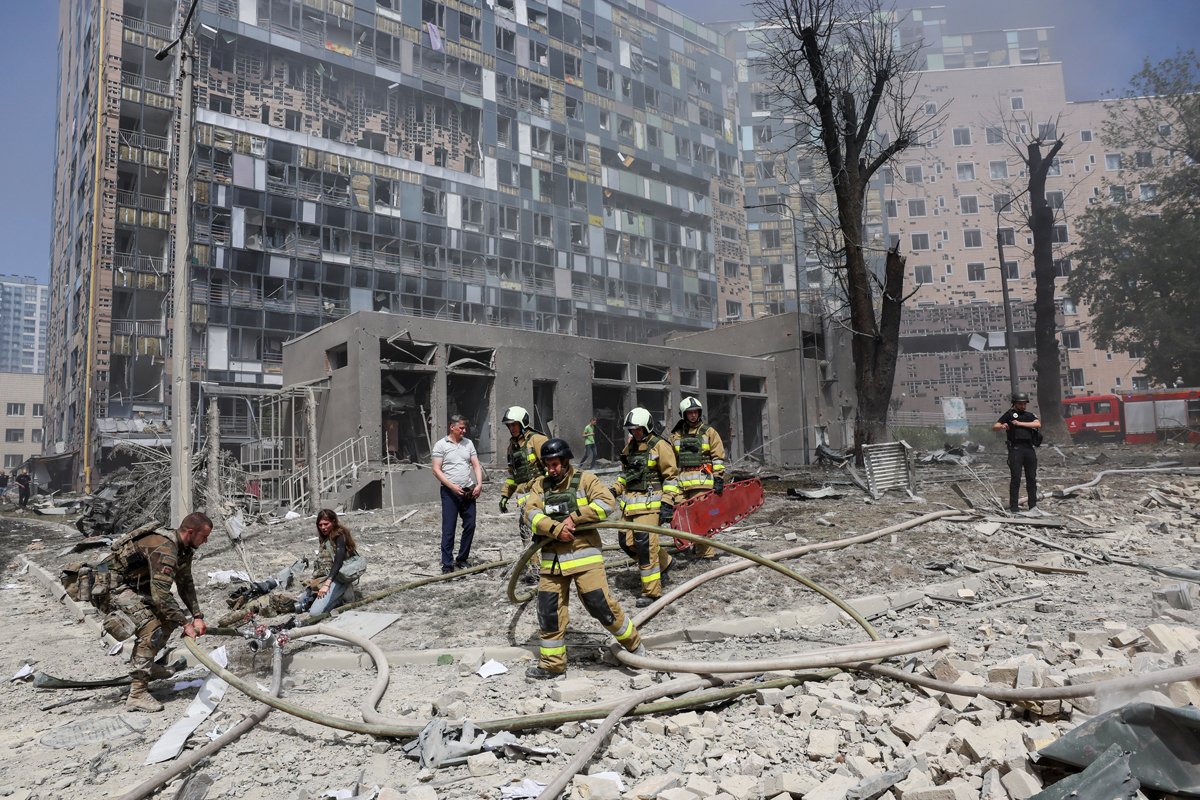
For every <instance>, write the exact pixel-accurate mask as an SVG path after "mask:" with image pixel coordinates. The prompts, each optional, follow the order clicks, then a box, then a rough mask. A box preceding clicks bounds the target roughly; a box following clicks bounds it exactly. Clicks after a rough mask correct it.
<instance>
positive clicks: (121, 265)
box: [113, 253, 167, 275]
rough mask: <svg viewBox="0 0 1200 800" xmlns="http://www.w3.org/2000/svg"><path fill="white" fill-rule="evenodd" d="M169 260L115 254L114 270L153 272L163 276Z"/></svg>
mask: <svg viewBox="0 0 1200 800" xmlns="http://www.w3.org/2000/svg"><path fill="white" fill-rule="evenodd" d="M166 268H167V260H166V259H165V258H163V257H162V256H143V255H139V254H137V253H113V269H127V270H133V271H134V272H153V273H154V274H155V275H162V274H163V272H165V271H166Z"/></svg>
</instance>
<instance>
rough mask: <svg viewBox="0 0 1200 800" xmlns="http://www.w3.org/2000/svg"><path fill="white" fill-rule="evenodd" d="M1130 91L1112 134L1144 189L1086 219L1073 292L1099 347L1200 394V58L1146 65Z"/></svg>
mask: <svg viewBox="0 0 1200 800" xmlns="http://www.w3.org/2000/svg"><path fill="white" fill-rule="evenodd" d="M1130 84H1131V91H1130V92H1129V94H1128V96H1127V97H1125V98H1122V99H1121V100H1118V101H1115V102H1114V104H1113V107H1112V110H1111V112H1110V116H1109V120H1108V123H1107V125H1106V128H1105V132H1104V135H1105V141H1106V142H1111V143H1112V145H1114V146H1116V147H1119V148H1121V149H1122V150H1123V151H1124V159H1123V161H1124V163H1123V167H1124V169H1123V171H1122V181H1123V182H1125V181H1129V182H1136V185H1137V189H1136V191H1130V192H1129V195H1130V198H1129V200H1127V201H1126V202H1123V203H1107V204H1100V205H1095V206H1092V207H1091V208H1089V209H1088V211H1087V213H1085V214H1084V215H1083V218H1082V219H1081V220H1080V223H1079V234H1080V241H1081V244H1080V246H1079V247H1078V248H1076V249H1075V251H1074V257H1075V260H1076V264H1077V266H1076V269H1075V271H1074V272H1073V273H1072V275H1071V279H1070V281H1069V283H1068V286H1067V288H1068V290H1069V291H1070V292H1071V293H1072V294H1074V295H1075V296H1076V297H1078V298H1080V299H1081V300H1083V301H1084V302H1086V303H1087V304H1088V307H1089V309H1090V312H1091V315H1092V322H1091V332H1092V335H1093V337H1094V338H1095V340H1096V342H1097V343H1098V344H1100V345H1101V346H1103V347H1108V348H1111V349H1115V350H1126V351H1130V352H1134V353H1138V354H1141V355H1144V356H1145V365H1144V369H1143V372H1144V373H1145V374H1146V376H1148V377H1149V378H1150V379H1151V380H1152V381H1154V382H1155V383H1160V384H1165V385H1168V386H1169V385H1173V384H1176V383H1178V382H1182V383H1183V384H1184V385H1187V386H1200V165H1198V163H1197V162H1200V58H1198V57H1197V54H1196V53H1195V51H1188V52H1187V53H1180V54H1178V55H1176V56H1174V57H1173V58H1169V59H1166V60H1164V61H1162V62H1160V63H1158V64H1151V63H1149V62H1147V63H1146V64H1145V66H1144V67H1143V68H1142V70H1141V71H1140V72H1138V73H1137V75H1135V76H1134V77H1133V79H1132V80H1131V81H1130Z"/></svg>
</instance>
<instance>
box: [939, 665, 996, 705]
mask: <svg viewBox="0 0 1200 800" xmlns="http://www.w3.org/2000/svg"><path fill="white" fill-rule="evenodd" d="M986 683H987V681H985V680H984V679H983V678H982V677H981V676H979V675H976V674H975V673H973V672H963V673H961V674H960V675H959V676H958V678H957V679H955V680H954V685H955V686H970V687H975V686H983V685H984V684H986ZM945 697H946V703H947V705H949V706H950V707H951V708H953V709H954V710H955V711H957V712H958V713H960V714H961V713H962V712H964V711H966V710H967V706H969V705H971V701H972V700H974V699H975V697H976V695H972V694H946V696H945Z"/></svg>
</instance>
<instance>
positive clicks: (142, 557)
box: [112, 528, 171, 585]
mask: <svg viewBox="0 0 1200 800" xmlns="http://www.w3.org/2000/svg"><path fill="white" fill-rule="evenodd" d="M153 535H158V536H164V537H169V536H170V535H171V532H170V531H166V530H164V529H155V528H151V529H150V530H144V531H136V532H130V533H127V534H125V535H124V536H122V537H121V538H120V539H117V540H116V541H115V542H113V543H112V552H113V558H112V569H113V570H114V571H115V572H116V573H117V574H119V575H121V576H122V578H124V579H125V581H126V582H128V583H130V584H131V585H132V583H133V582H134V581H141V580H144V579H145V578H147V577H149V571H150V565H149V562H148V561H147V560H146V554H145V553H143V552H142V550H141V548H139V547H138V546H137V543H138V542H139V541H140V540H142V539H144V538H146V537H147V536H153ZM141 573H144V574H141Z"/></svg>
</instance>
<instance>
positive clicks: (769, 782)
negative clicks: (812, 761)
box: [762, 772, 821, 797]
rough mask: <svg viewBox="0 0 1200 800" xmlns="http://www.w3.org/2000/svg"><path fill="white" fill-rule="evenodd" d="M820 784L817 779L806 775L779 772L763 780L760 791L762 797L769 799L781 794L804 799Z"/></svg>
mask: <svg viewBox="0 0 1200 800" xmlns="http://www.w3.org/2000/svg"><path fill="white" fill-rule="evenodd" d="M820 783H821V781H820V780H819V779H817V778H815V777H813V776H812V775H809V774H807V773H799V772H781V773H779V774H778V775H769V776H767V777H765V778H763V780H762V790H763V794H764V795H767V796H770V797H774V796H775V795H777V794H781V793H786V794H790V795H795V796H796V797H804V796H805V795H807V794H808V793H809V792H811V791H812V790H813V789H815V788H817V786H818V785H819V784H820Z"/></svg>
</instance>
